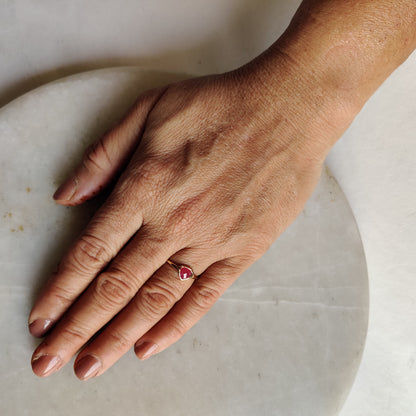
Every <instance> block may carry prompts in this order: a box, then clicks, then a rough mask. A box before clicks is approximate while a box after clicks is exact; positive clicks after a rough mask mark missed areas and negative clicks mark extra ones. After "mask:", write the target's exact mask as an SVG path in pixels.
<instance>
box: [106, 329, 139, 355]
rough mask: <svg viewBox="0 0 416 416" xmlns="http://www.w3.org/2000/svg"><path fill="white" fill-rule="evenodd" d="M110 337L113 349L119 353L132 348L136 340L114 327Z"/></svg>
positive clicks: (109, 334)
mask: <svg viewBox="0 0 416 416" xmlns="http://www.w3.org/2000/svg"><path fill="white" fill-rule="evenodd" d="M108 338H109V341H110V342H109V345H111V349H112V350H113V351H114V352H117V353H120V351H126V350H128V349H130V348H131V346H132V345H133V343H134V341H132V340H131V339H130V338H129V337H128V336H127V335H126V334H124V333H123V332H121V331H119V330H117V329H112V330H111V332H109V333H108Z"/></svg>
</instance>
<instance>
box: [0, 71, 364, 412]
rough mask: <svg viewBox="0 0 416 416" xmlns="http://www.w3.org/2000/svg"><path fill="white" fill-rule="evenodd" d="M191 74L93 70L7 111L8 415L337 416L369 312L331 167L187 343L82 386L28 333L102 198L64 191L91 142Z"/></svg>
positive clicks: (2, 380)
mask: <svg viewBox="0 0 416 416" xmlns="http://www.w3.org/2000/svg"><path fill="white" fill-rule="evenodd" d="M180 77H181V76H177V75H172V74H163V73H154V72H151V71H143V70H140V69H134V68H117V69H110V70H104V71H96V72H90V73H85V74H80V75H77V76H74V77H70V78H66V79H62V80H59V81H57V82H55V83H52V84H49V85H46V86H44V87H41V88H39V89H37V90H35V91H33V92H31V93H29V94H26V95H24V96H23V97H21V98H19V99H17V100H15V101H13V102H12V103H11V104H9V105H8V106H6V107H4V108H3V109H2V110H1V111H0V138H1V143H2V151H1V153H0V181H1V187H0V267H1V286H0V289H1V290H0V300H1V302H0V304H1V306H0V311H1V315H0V316H1V318H0V325H1V326H0V331H1V332H0V333H1V334H2V335H1V337H2V338H1V341H2V342H1V346H0V352H1V357H2V359H1V360H0V391H1V399H0V413H1V414H2V415H23V414H30V415H34V416H37V415H42V416H48V415H63V416H65V415H71V416H72V415H74V414H76V415H82V416H84V415H91V416H92V415H119V414H120V415H121V414H123V415H137V414H143V415H151V416H158V415H172V416H175V415H184V414H192V415H197V416H198V415H200V416H207V415H253V414H255V415H285V416H291V415H308V416H310V415H322V416H325V415H328V416H329V415H331V416H332V415H336V414H338V412H339V411H340V409H341V407H342V405H343V403H344V401H345V399H346V396H347V395H348V392H349V390H350V388H351V385H352V383H353V380H354V377H355V374H356V371H357V367H358V364H359V362H360V358H361V355H362V350H363V345H364V340H365V335H366V330H367V320H368V281H367V270H366V263H365V257H364V252H363V247H362V243H361V240H360V235H359V233H358V229H357V226H356V223H355V220H354V217H353V215H352V212H351V210H350V208H349V205H348V202H347V201H346V199H345V196H344V195H343V193H342V191H341V189H340V188H339V186H338V185H337V183H336V181H335V179H334V178H333V177H332V176H331V174H330V172H329V170H328V169H326V170H325V171H324V174H323V176H322V179H321V182H320V184H319V186H318V188H317V189H316V191H315V193H314V195H313V196H312V198H311V199H310V201H309V202H308V204H307V206H306V208H305V210H304V211H303V212H302V214H301V215H300V216H299V217H298V219H297V220H296V221H295V223H293V224H292V226H291V227H289V229H288V230H287V231H286V232H285V233H284V234H283V235H282V236H281V237H280V238H279V239H278V241H277V242H276V243H275V244H274V245H273V246H272V247H271V249H270V250H269V251H268V252H267V253H266V255H265V256H264V257H263V258H262V259H261V260H260V261H258V262H257V263H256V264H255V265H254V266H253V267H252V268H250V269H249V270H248V271H247V272H246V273H245V274H244V276H242V277H241V278H240V279H239V280H238V281H237V282H236V283H235V284H234V285H233V286H232V287H231V288H230V289H229V290H228V292H227V293H226V294H225V295H224V296H223V297H222V299H221V300H220V301H219V302H218V303H217V305H216V306H215V307H214V308H213V310H212V311H211V312H210V313H209V314H208V315H207V316H206V317H205V318H203V319H202V321H201V322H200V323H199V324H198V325H197V326H196V327H194V328H193V329H192V330H191V331H190V332H189V333H188V334H187V335H186V336H185V337H184V338H183V339H182V340H181V341H180V342H178V343H177V344H176V345H175V346H173V347H171V348H170V349H169V350H167V351H165V352H163V353H161V354H159V355H156V356H155V357H153V358H151V359H149V360H148V361H146V362H140V361H139V360H137V358H136V357H135V356H134V354H133V353H131V354H127V355H126V356H125V357H124V358H123V359H121V360H120V361H119V362H118V363H117V364H116V365H115V366H114V367H113V368H112V369H110V370H109V371H108V372H107V373H106V374H105V375H103V376H102V377H99V378H97V379H95V380H91V381H89V382H86V383H82V382H79V381H78V380H77V379H76V378H75V376H74V375H73V373H72V369H71V365H68V366H67V367H65V368H64V369H63V370H62V371H61V372H59V373H58V374H56V375H54V376H52V377H50V378H47V379H38V378H36V376H34V375H33V374H32V373H31V370H30V356H31V352H32V349H33V348H34V347H35V345H36V340H34V339H33V338H31V337H30V336H29V334H28V332H27V329H26V322H27V315H28V312H29V310H30V307H31V304H32V302H33V300H34V297H35V295H36V293H37V291H38V290H39V287H40V286H41V284H42V282H43V281H44V280H45V279H46V278H47V276H48V273H49V272H50V271H51V270H52V268H53V266H54V265H55V264H56V262H57V261H58V259H59V257H60V255H61V254H62V253H63V251H64V250H65V248H66V247H67V246H68V245H69V243H70V241H71V240H72V239H73V238H74V237H75V235H76V234H77V233H78V232H79V230H80V229H81V227H82V226H83V225H84V224H85V223H86V222H87V221H88V218H89V216H90V215H91V213H92V212H93V210H94V206H95V205H96V203H92V204H88V205H87V206H85V207H80V208H64V207H61V206H58V205H56V204H55V203H54V202H53V201H52V198H51V195H52V194H53V191H54V189H55V187H56V186H57V185H58V184H59V183H60V182H61V180H62V179H63V177H64V176H65V174H66V173H67V172H68V171H69V170H70V169H71V167H72V166H74V164H75V163H76V161H77V159H78V157H79V156H80V154H81V153H82V151H83V149H84V147H85V146H86V145H87V144H89V143H91V142H92V141H93V140H95V139H96V138H97V137H98V136H99V134H101V133H102V132H104V131H105V130H106V129H107V128H108V127H110V126H111V125H112V124H113V123H114V121H115V120H116V119H117V118H118V117H119V116H120V115H121V114H122V113H123V111H124V110H125V109H126V108H127V106H128V105H129V104H130V103H131V102H132V101H133V100H134V98H135V97H136V96H137V94H138V93H139V92H140V91H142V90H143V89H146V88H149V87H151V86H155V85H159V84H161V83H165V82H167V81H169V80H174V79H178V78H180Z"/></svg>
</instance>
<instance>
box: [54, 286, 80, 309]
mask: <svg viewBox="0 0 416 416" xmlns="http://www.w3.org/2000/svg"><path fill="white" fill-rule="evenodd" d="M49 293H50V295H51V297H53V298H54V299H56V300H57V301H58V302H59V303H60V304H61V305H62V306H67V305H68V304H69V303H72V302H73V301H74V299H75V298H76V297H77V296H78V294H77V293H75V292H74V291H73V290H71V289H69V288H66V287H63V286H60V285H57V284H56V283H55V284H53V285H52V286H50V287H49Z"/></svg>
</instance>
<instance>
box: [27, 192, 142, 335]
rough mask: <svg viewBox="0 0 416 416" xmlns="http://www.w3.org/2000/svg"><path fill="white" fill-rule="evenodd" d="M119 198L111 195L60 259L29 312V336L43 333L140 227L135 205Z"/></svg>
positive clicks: (138, 211) (138, 212) (139, 218)
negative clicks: (124, 202)
mask: <svg viewBox="0 0 416 416" xmlns="http://www.w3.org/2000/svg"><path fill="white" fill-rule="evenodd" d="M120 198H121V196H119V194H118V193H114V192H113V193H112V194H111V195H110V197H109V199H108V200H107V201H106V202H105V203H104V204H103V205H102V206H101V208H100V209H99V210H98V211H97V212H96V214H95V215H94V217H93V218H92V219H91V221H90V222H89V224H88V225H87V227H86V228H85V229H84V231H83V232H82V234H81V235H80V236H79V237H78V238H77V240H76V241H75V242H74V243H73V244H72V246H71V247H70V249H69V250H68V252H67V253H66V254H65V255H64V257H63V258H62V260H61V262H60V263H59V266H58V270H57V272H55V273H54V274H53V275H52V276H51V278H50V279H49V281H48V282H47V284H46V286H45V287H44V289H43V291H42V293H41V294H40V296H39V297H38V299H37V300H36V302H35V305H34V306H33V308H32V311H31V312H30V315H29V331H30V333H31V334H32V335H34V336H36V337H41V336H43V335H44V334H45V333H46V332H47V331H48V330H49V329H50V328H51V327H52V326H53V325H54V323H55V322H56V321H58V320H59V319H60V318H61V316H62V315H63V314H64V313H65V311H66V310H67V309H68V308H69V307H70V306H71V305H72V303H73V302H74V301H75V300H76V299H77V298H78V296H79V295H80V294H81V293H82V292H83V291H84V290H85V289H86V288H87V287H88V285H89V284H90V283H91V281H92V280H93V279H94V278H95V276H96V275H97V274H98V273H99V272H100V271H101V270H103V269H104V268H105V267H106V266H107V264H108V263H109V262H110V261H111V260H112V259H113V258H114V257H115V256H116V255H117V253H118V252H119V251H120V250H121V248H122V247H123V246H124V245H125V244H126V243H127V242H128V240H129V239H130V238H131V237H132V236H133V235H134V234H135V233H136V232H137V230H138V229H139V228H140V227H141V225H142V221H143V219H142V215H141V213H140V210H139V209H138V207H136V206H132V205H128V204H123V203H122V201H120ZM109 236H111V238H109Z"/></svg>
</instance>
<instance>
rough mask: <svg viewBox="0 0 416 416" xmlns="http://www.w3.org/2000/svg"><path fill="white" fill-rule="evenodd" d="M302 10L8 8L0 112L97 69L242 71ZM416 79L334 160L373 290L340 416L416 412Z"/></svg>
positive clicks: (1, 18)
mask: <svg viewBox="0 0 416 416" xmlns="http://www.w3.org/2000/svg"><path fill="white" fill-rule="evenodd" d="M299 3H300V0H256V1H252V0H227V1H222V0H211V1H209V2H207V1H206V0H192V1H189V0H175V2H174V6H172V7H166V4H167V2H166V1H165V0H141V1H140V2H137V1H136V0H123V1H122V2H119V1H115V0H104V1H103V0H89V1H88V2H85V1H83V0H72V1H70V2H65V3H64V2H56V1H55V0H43V1H42V2H34V1H31V0H4V1H2V2H0V7H1V9H0V38H1V47H0V106H1V105H4V104H7V103H8V102H9V101H11V100H12V99H14V98H16V97H18V96H20V95H21V94H22V93H25V92H27V91H29V90H31V89H33V88H34V87H37V86H40V85H42V84H44V83H46V82H50V81H53V80H55V79H58V78H61V77H63V76H66V75H70V74H75V73H78V72H81V71H85V70H88V69H97V68H102V67H109V66H116V65H131V64H133V65H141V66H143V65H145V66H148V67H150V68H159V69H163V70H167V71H178V72H187V73H192V74H206V73H211V72H221V71H226V70H229V69H232V68H235V67H237V66H238V65H241V64H243V63H245V62H247V61H249V60H250V59H252V58H253V57H255V56H256V55H257V54H258V53H260V52H261V51H263V50H264V49H265V48H267V47H268V46H269V45H270V44H271V43H272V42H273V41H274V40H276V39H277V38H278V36H279V35H280V34H281V33H282V31H283V30H284V29H285V27H286V26H287V24H288V22H289V20H290V18H291V17H292V16H293V13H294V12H295V10H296V8H297V6H298V5H299ZM415 73H416V54H413V55H412V56H411V57H410V58H409V59H408V60H407V61H406V62H405V64H403V65H402V66H401V67H400V68H399V69H398V70H397V71H395V73H393V74H392V76H391V77H390V78H389V79H388V80H387V81H386V82H385V83H384V84H383V85H382V87H381V88H380V89H379V91H378V92H377V93H376V94H375V95H374V96H373V98H372V99H371V100H370V101H369V102H368V103H367V105H366V106H365V107H364V109H363V110H362V111H361V113H360V115H359V116H358V117H357V118H356V120H355V121H354V123H353V124H352V126H351V127H350V129H349V130H348V131H347V132H346V133H345V135H344V137H343V138H342V139H341V140H340V141H339V142H338V144H337V145H336V146H335V147H334V148H333V150H332V151H331V153H330V155H329V157H328V159H327V163H328V165H329V166H330V168H331V170H332V172H334V174H335V176H336V178H337V180H338V182H339V183H340V184H341V186H342V189H343V190H344V192H345V193H346V196H347V198H348V201H349V203H350V205H351V207H352V210H353V212H354V215H355V218H356V220H357V222H358V226H359V229H360V233H361V237H362V240H363V244H364V248H365V253H366V258H367V266H368V273H369V284H370V312H369V313H370V315H369V328H368V334H367V341H366V346H365V350H364V355H363V360H362V363H361V366H360V369H359V372H358V375H357V378H356V380H355V382H354V386H353V388H352V391H351V393H350V395H349V397H348V399H347V401H346V403H345V405H344V407H343V409H342V411H341V415H342V416H403V415H405V416H408V415H415V414H416V400H415V399H414V392H415V391H416V331H415V330H414V322H415V320H416V281H415V275H416V256H415V241H416V216H415V207H416V193H415V191H414V190H415V189H416V164H415V163H414V160H415V131H416V117H415V98H414V97H415V96H416V77H415ZM3 140H5V139H4V138H3V137H0V142H1V143H3ZM4 276H6V275H4ZM2 282H3V280H2ZM0 403H1V400H0Z"/></svg>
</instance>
